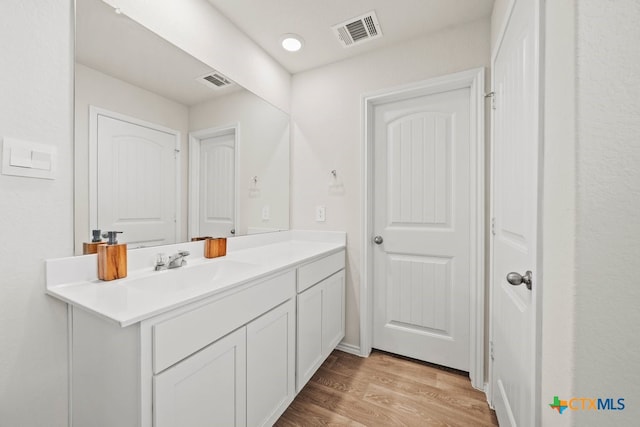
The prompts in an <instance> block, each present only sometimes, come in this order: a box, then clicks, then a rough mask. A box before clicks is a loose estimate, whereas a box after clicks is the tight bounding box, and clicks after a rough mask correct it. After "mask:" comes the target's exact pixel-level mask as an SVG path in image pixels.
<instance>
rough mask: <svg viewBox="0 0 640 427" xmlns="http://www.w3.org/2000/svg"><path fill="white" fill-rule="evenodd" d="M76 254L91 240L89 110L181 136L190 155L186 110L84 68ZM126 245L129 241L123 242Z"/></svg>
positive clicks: (78, 112)
mask: <svg viewBox="0 0 640 427" xmlns="http://www.w3.org/2000/svg"><path fill="white" fill-rule="evenodd" d="M75 84H76V87H75V145H74V147H75V148H74V150H75V159H76V161H75V213H74V214H75V250H76V254H80V253H81V252H79V251H81V250H82V242H84V241H87V239H88V238H89V166H88V161H87V160H88V159H89V106H90V105H93V106H97V107H100V108H104V109H106V110H110V111H113V112H116V113H120V114H124V115H127V116H130V117H134V118H136V119H140V120H144V121H147V122H151V123H155V124H158V125H161V126H164V127H167V128H171V129H175V130H177V131H179V132H180V136H181V145H182V153H187V147H188V133H189V131H188V122H189V109H188V107H187V106H185V105H182V104H180V103H177V102H175V101H172V100H169V99H167V98H164V97H162V96H160V95H157V94H155V93H153V92H149V91H147V90H145V89H142V88H139V87H137V86H134V85H131V84H129V83H127V82H124V81H122V80H119V79H116V78H114V77H111V76H109V75H106V74H104V73H101V72H99V71H96V70H94V69H92V68H89V67H86V66H84V65H82V64H78V63H76V67H75ZM187 162H188V155H187V154H184V155H182V158H181V164H180V168H181V182H182V183H183V185H182V188H181V190H180V192H181V197H182V200H181V202H180V206H181V207H182V209H181V212H180V216H181V218H182V221H181V222H182V224H181V225H180V234H181V235H182V236H186V235H187V184H186V183H187V182H188V180H187V172H188V170H187V165H188V163H187ZM123 241H126V237H125V238H123Z"/></svg>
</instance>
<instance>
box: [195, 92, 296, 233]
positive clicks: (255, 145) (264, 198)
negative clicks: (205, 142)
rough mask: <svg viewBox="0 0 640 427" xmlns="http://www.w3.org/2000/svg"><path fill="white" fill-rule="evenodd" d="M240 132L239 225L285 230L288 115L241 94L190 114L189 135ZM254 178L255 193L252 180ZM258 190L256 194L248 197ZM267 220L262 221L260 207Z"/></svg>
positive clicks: (241, 228)
mask: <svg viewBox="0 0 640 427" xmlns="http://www.w3.org/2000/svg"><path fill="white" fill-rule="evenodd" d="M233 124H238V126H239V138H238V139H239V148H240V149H239V161H238V163H239V166H238V169H239V171H238V177H239V178H238V179H239V181H240V182H239V183H238V192H239V200H238V201H239V215H238V216H239V218H238V221H239V223H238V224H237V230H236V232H237V234H238V235H241V234H247V229H248V228H249V227H251V228H270V229H277V230H288V229H289V133H290V132H289V115H288V114H285V113H284V112H282V111H280V110H279V109H277V108H275V107H274V106H273V105H271V104H269V103H268V102H266V101H264V100H263V99H261V98H258V97H257V96H256V95H254V94H253V93H251V92H249V91H246V90H243V91H238V92H233V93H231V94H229V95H225V96H221V97H218V98H214V99H213V100H211V101H208V102H205V103H202V104H199V105H195V106H193V107H191V108H190V109H189V129H191V131H198V130H203V129H209V128H214V127H218V126H228V125H233ZM254 176H257V177H258V183H257V185H256V186H255V187H254V184H253V182H252V181H251V178H252V177H254ZM250 189H256V191H250ZM265 205H266V206H269V211H270V216H271V219H270V220H268V221H263V220H262V208H263V206H265Z"/></svg>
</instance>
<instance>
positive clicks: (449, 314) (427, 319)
mask: <svg viewBox="0 0 640 427" xmlns="http://www.w3.org/2000/svg"><path fill="white" fill-rule="evenodd" d="M470 102H471V101H470V89H469V88H463V89H456V90H450V91H445V92H441V93H436V94H431V95H423V96H419V97H414V98H410V99H406V100H400V101H395V102H389V103H386V104H381V105H378V106H376V107H375V111H374V153H375V154H374V156H375V160H374V232H375V233H376V234H378V235H379V236H380V237H382V238H383V239H384V241H383V243H382V244H379V245H377V246H376V247H375V249H374V312H373V316H374V331H373V347H375V348H379V349H382V350H386V351H390V352H393V353H398V354H402V355H405V356H409V357H413V358H416V359H421V360H425V361H429V362H432V363H437V364H440V365H446V366H450V367H453V368H456V369H461V370H465V371H468V370H469V364H470V360H469V359H470V353H469V352H470V342H469V310H470V301H469V294H470V275H471V273H470V241H471V238H470V228H471V227H470V221H471V218H470V216H471V215H470V201H469V199H470V191H471V189H470V187H471V183H470V164H471V159H470Z"/></svg>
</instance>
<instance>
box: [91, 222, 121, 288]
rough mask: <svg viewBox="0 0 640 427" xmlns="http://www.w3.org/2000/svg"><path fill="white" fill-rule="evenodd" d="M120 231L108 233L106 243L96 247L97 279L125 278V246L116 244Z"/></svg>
mask: <svg viewBox="0 0 640 427" xmlns="http://www.w3.org/2000/svg"><path fill="white" fill-rule="evenodd" d="M120 233H122V231H108V232H107V239H108V240H107V243H106V244H103V245H100V246H98V279H100V280H107V281H108V280H115V279H122V278H124V277H127V245H126V243H118V240H117V237H118V234H120Z"/></svg>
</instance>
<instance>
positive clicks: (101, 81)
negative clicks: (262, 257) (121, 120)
mask: <svg viewBox="0 0 640 427" xmlns="http://www.w3.org/2000/svg"><path fill="white" fill-rule="evenodd" d="M89 105H94V106H97V107H100V108H104V109H107V110H110V111H113V112H117V113H120V114H124V115H127V116H131V117H134V118H137V119H141V120H144V121H147V122H151V123H155V124H158V125H161V126H164V127H167V128H171V129H175V130H178V131H179V132H180V133H181V141H182V143H181V144H182V152H181V164H180V168H181V182H182V187H181V190H180V191H181V202H180V205H181V212H180V217H181V225H180V233H181V235H182V236H183V238H185V239H186V237H187V219H188V188H187V186H188V181H189V180H188V164H189V163H188V162H189V155H188V135H189V130H199V129H206V128H211V127H216V126H219V125H227V124H232V123H238V124H239V127H240V156H239V157H240V165H239V169H240V170H239V177H240V178H239V179H240V185H239V217H238V221H239V224H238V226H237V234H247V233H248V232H249V230H256V229H260V230H262V231H268V230H283V229H288V228H289V117H288V115H287V114H285V113H283V112H282V111H280V110H278V109H277V108H275V107H273V106H272V105H270V104H269V103H267V102H265V101H263V100H262V99H260V98H259V97H257V96H256V95H254V94H252V93H251V92H249V91H246V90H245V91H237V92H233V93H231V94H228V95H225V96H221V97H218V98H214V99H213V100H211V101H208V102H205V103H202V104H200V105H197V106H192V107H187V106H185V105H183V104H180V103H178V102H175V101H172V100H169V99H167V98H164V97H162V96H160V95H157V94H155V93H153V92H149V91H147V90H145V89H142V88H139V87H137V86H134V85H131V84H129V83H127V82H124V81H122V80H119V79H116V78H114V77H111V76H109V75H106V74H104V73H102V72H99V71H96V70H94V69H92V68H89V67H86V66H84V65H82V64H76V102H75V109H76V111H75V115H76V118H75V140H76V142H75V159H76V162H75V248H76V254H79V253H81V252H79V251H81V250H82V242H84V241H87V239H88V238H89V227H90V226H89V186H88V182H89V169H88V162H87V161H85V160H84V159H88V158H89V153H88V146H89V142H88V141H89ZM254 176H257V183H256V187H254V189H255V188H258V189H259V191H258V192H255V191H253V192H251V191H250V189H251V186H252V185H253V183H252V181H251V179H252V178H253V177H254ZM265 206H268V211H269V219H268V220H264V219H263V216H262V213H263V208H264V207H265ZM123 240H125V241H126V239H123ZM183 240H184V239H183Z"/></svg>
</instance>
